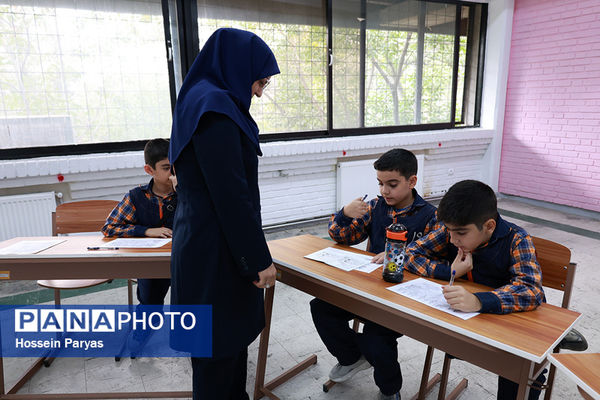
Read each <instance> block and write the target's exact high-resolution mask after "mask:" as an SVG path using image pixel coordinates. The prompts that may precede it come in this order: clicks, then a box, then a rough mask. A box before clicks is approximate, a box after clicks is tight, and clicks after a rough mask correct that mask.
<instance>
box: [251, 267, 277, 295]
mask: <svg viewBox="0 0 600 400" xmlns="http://www.w3.org/2000/svg"><path fill="white" fill-rule="evenodd" d="M276 278H277V269H276V268H275V265H273V264H271V265H269V266H268V267H267V268H266V269H263V270H262V271H259V272H258V280H257V281H254V282H252V283H254V286H256V287H257V288H259V289H268V288H270V287H271V286H274V285H275V280H276Z"/></svg>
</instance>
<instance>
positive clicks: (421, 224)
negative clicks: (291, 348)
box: [310, 149, 435, 399]
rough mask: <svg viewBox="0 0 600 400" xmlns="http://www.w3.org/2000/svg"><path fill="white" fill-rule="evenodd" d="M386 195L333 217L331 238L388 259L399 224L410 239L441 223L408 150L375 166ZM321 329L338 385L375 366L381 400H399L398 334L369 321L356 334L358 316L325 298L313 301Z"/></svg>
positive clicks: (394, 153)
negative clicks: (389, 232) (391, 230)
mask: <svg viewBox="0 0 600 400" xmlns="http://www.w3.org/2000/svg"><path fill="white" fill-rule="evenodd" d="M373 166H374V167H375V169H376V170H377V181H378V182H379V190H380V193H381V196H378V197H377V198H375V199H372V200H370V201H369V202H368V203H365V202H364V201H363V200H362V199H361V198H357V199H355V200H353V201H352V202H350V203H349V204H348V205H346V206H345V207H344V208H342V209H341V210H340V211H339V212H338V213H337V214H334V215H332V216H331V219H330V221H329V236H331V238H332V239H333V240H335V241H336V242H338V243H342V244H346V245H353V244H357V243H360V242H362V241H363V240H365V239H369V242H368V245H367V250H368V251H371V252H373V253H378V254H377V255H376V256H375V257H373V261H374V262H382V261H383V251H384V249H385V228H386V227H387V226H389V225H390V224H392V223H393V222H399V223H401V224H403V225H404V226H406V228H407V230H408V235H407V237H408V240H409V241H411V240H413V239H414V238H418V237H421V236H422V235H423V234H426V233H428V232H429V231H430V230H432V227H433V226H434V225H435V207H433V206H432V205H431V204H429V203H427V202H426V201H425V200H423V199H422V198H421V196H419V194H418V193H417V191H416V190H415V188H414V187H415V185H416V183H417V159H416V157H415V155H414V154H413V153H411V152H410V151H408V150H404V149H393V150H390V151H388V152H386V153H385V154H383V155H382V156H381V157H380V158H379V159H378V160H377V161H375V163H374V164H373ZM310 306H311V313H312V317H313V321H314V323H315V327H316V329H317V332H318V333H319V336H320V337H321V340H323V343H325V346H326V347H327V349H328V350H329V352H330V353H331V354H332V355H333V356H335V357H336V358H337V360H338V364H337V365H335V366H334V367H333V369H332V370H331V372H330V373H329V379H331V380H332V381H334V382H344V381H346V380H348V379H350V378H351V377H352V376H354V374H356V373H357V372H358V371H360V370H363V369H366V368H369V367H370V366H371V365H372V366H373V368H374V371H373V376H374V379H375V384H376V385H377V386H378V387H379V390H380V391H379V394H378V398H379V399H399V398H400V394H399V391H400V388H401V387H402V373H401V370H400V364H398V349H397V342H396V340H397V338H398V337H399V336H400V334H398V333H397V332H394V331H391V330H389V329H387V328H384V327H383V326H380V325H377V324H375V323H372V322H370V321H364V323H365V325H364V329H363V332H362V333H358V332H355V331H353V330H352V329H350V328H349V326H348V321H349V320H351V319H353V318H354V317H355V315H354V314H352V313H350V312H348V311H346V310H343V309H341V308H338V307H336V306H333V305H332V304H329V303H327V302H325V301H323V300H320V299H313V300H312V301H311V302H310Z"/></svg>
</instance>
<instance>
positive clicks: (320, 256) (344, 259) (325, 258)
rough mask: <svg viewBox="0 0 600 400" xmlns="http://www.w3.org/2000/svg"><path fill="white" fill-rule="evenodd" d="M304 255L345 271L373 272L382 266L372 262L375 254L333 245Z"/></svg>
mask: <svg viewBox="0 0 600 400" xmlns="http://www.w3.org/2000/svg"><path fill="white" fill-rule="evenodd" d="M304 257H306V258H310V259H311V260H315V261H321V262H324V263H325V264H328V265H331V266H332V267H336V268H339V269H343V270H344V271H352V270H353V269H357V270H359V271H363V272H371V271H373V270H374V269H376V268H377V267H380V266H381V264H371V259H372V258H373V256H368V255H366V254H358V253H353V252H351V251H346V250H340V249H336V248H333V247H327V248H326V249H323V250H319V251H316V252H314V253H312V254H309V255H307V256H304ZM373 265H374V267H373ZM369 269H370V270H369Z"/></svg>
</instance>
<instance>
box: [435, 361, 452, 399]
mask: <svg viewBox="0 0 600 400" xmlns="http://www.w3.org/2000/svg"><path fill="white" fill-rule="evenodd" d="M451 362H452V359H451V358H450V357H449V356H448V353H446V354H444V366H443V367H442V380H441V381H440V391H439V392H438V400H443V399H444V398H445V397H446V388H447V386H448V375H450V363H451Z"/></svg>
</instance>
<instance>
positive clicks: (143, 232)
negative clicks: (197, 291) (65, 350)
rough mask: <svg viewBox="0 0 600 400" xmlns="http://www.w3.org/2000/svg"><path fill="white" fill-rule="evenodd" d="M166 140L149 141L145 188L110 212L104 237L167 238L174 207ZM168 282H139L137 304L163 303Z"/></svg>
mask: <svg viewBox="0 0 600 400" xmlns="http://www.w3.org/2000/svg"><path fill="white" fill-rule="evenodd" d="M168 153H169V141H168V140H167V139H152V140H150V141H149V142H148V143H146V146H145V147H144V162H145V163H146V165H144V171H146V173H147V174H148V175H151V176H152V179H150V182H149V183H148V184H147V185H145V186H138V187H136V188H134V189H131V190H130V191H129V192H128V193H127V194H126V195H125V197H123V200H121V202H120V203H119V204H118V205H117V206H116V207H115V208H114V210H112V212H111V213H110V215H109V216H108V218H107V219H106V224H104V226H103V227H102V233H104V235H105V236H107V237H144V236H145V237H155V238H170V237H171V236H172V234H173V232H172V229H173V216H174V215H175V206H176V205H177V194H176V193H175V191H174V187H173V186H174V184H176V183H175V182H176V181H174V179H173V178H174V176H172V175H171V164H170V163H169V159H168V158H167V156H168ZM170 284H171V280H170V279H138V285H137V298H138V300H139V302H140V304H144V305H149V304H157V305H162V304H164V299H165V295H166V294H167V291H168V290H169V286H170Z"/></svg>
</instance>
